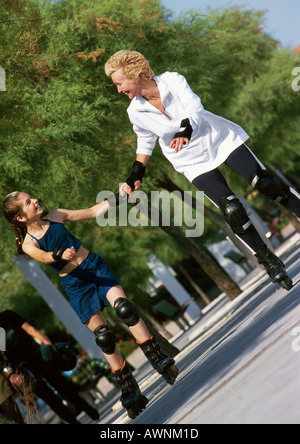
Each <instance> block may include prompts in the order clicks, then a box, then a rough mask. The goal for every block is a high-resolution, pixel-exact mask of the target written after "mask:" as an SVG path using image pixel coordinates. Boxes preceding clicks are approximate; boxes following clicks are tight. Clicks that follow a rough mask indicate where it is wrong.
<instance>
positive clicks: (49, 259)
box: [22, 239, 76, 264]
mask: <svg viewBox="0 0 300 444" xmlns="http://www.w3.org/2000/svg"><path fill="white" fill-rule="evenodd" d="M22 249H23V251H24V253H25V254H27V255H28V256H30V257H31V258H32V259H34V260H36V261H38V262H42V263H43V264H53V263H54V262H56V261H55V259H54V258H53V252H46V251H44V250H41V249H40V247H38V246H37V243H36V241H34V240H33V239H28V240H27V239H25V241H24V242H23V245H22ZM75 257H76V251H75V249H74V248H67V249H66V250H65V251H64V252H63V255H62V257H61V258H62V260H65V261H70V260H72V259H74V258H75Z"/></svg>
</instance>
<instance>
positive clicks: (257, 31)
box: [0, 0, 300, 326]
mask: <svg viewBox="0 0 300 444" xmlns="http://www.w3.org/2000/svg"><path fill="white" fill-rule="evenodd" d="M2 4H3V7H2V11H1V22H0V39H1V47H0V66H1V67H3V68H4V69H5V70H6V75H7V91H6V92H0V134H1V138H0V152H1V156H0V177H1V181H0V194H1V197H2V198H3V197H4V196H5V195H6V194H8V193H9V192H11V191H13V190H16V189H18V190H24V191H26V192H28V193H30V194H32V195H34V196H37V197H39V198H40V199H41V200H42V201H43V202H44V207H45V208H48V209H53V208H57V207H66V208H85V207H89V206H92V205H93V204H95V202H96V196H97V194H98V192H99V191H101V190H104V189H107V190H112V191H114V192H116V191H117V189H118V184H119V182H122V181H123V180H124V179H125V178H126V177H127V175H128V172H129V171H130V167H131V165H132V162H133V160H134V156H135V143H136V140H135V136H134V134H133V132H132V128H131V125H130V122H129V120H128V118H127V115H126V108H127V106H128V101H127V100H126V98H125V97H121V96H118V95H117V93H116V90H115V87H114V85H113V84H112V82H111V80H110V79H108V78H107V77H106V76H105V73H104V64H105V62H106V60H107V59H108V58H109V57H110V55H112V54H113V53H115V52H116V51H118V50H120V49H134V50H138V51H140V52H142V53H143V54H144V55H145V56H146V57H147V59H148V60H149V61H150V64H151V66H152V67H153V69H154V71H155V73H156V74H160V73H161V72H163V71H166V70H169V71H172V70H173V71H178V72H180V73H182V74H183V75H185V76H186V78H187V79H188V81H189V83H190V84H191V86H192V87H193V89H194V90H195V92H197V93H198V94H199V95H200V97H201V99H202V101H203V104H204V106H205V108H206V109H209V110H210V111H212V112H214V113H217V114H220V115H222V116H224V117H226V118H229V119H231V120H233V121H235V122H237V123H239V124H241V125H242V126H243V127H244V128H245V130H246V131H247V132H248V133H249V134H250V135H251V140H252V142H253V143H252V145H253V149H254V151H255V152H256V153H257V155H258V156H259V157H260V158H262V160H263V161H267V162H268V163H271V164H272V165H274V166H276V167H278V168H281V169H282V170H283V171H284V172H285V173H289V172H293V169H294V168H295V167H294V164H295V162H296V161H297V159H298V163H297V164H298V167H297V166H296V168H298V169H299V164H300V163H299V154H298V151H297V149H298V146H299V96H298V95H297V93H294V92H293V91H292V90H291V81H292V79H291V71H292V68H293V67H294V66H296V65H295V63H297V62H296V60H295V58H293V55H292V53H291V51H289V50H287V49H283V50H279V49H278V48H277V42H275V41H274V40H273V39H272V38H271V37H270V36H268V35H267V34H266V33H265V32H264V31H263V28H262V20H263V13H262V12H253V11H250V10H240V9H235V8H231V9H228V10H219V11H211V12H209V13H208V15H206V16H203V15H202V14H201V12H192V13H187V14H185V15H183V16H182V17H181V18H179V19H176V20H172V17H171V16H170V14H169V13H168V11H166V10H164V8H163V7H162V6H161V4H160V2H159V1H158V0H128V1H124V0H101V1H100V0H94V1H90V0H61V1H56V2H53V1H50V0H37V1H34V0H3V1H2ZM298 65H299V62H298ZM298 94H299V93H298ZM283 157H284V159H285V162H284V164H283V162H282V159H283ZM162 175H167V176H169V177H170V178H171V179H172V180H173V181H174V182H176V183H177V184H178V185H179V186H180V187H182V188H183V189H191V185H190V184H188V183H187V182H186V181H185V179H184V178H182V177H179V176H178V174H176V173H175V172H174V170H173V168H172V167H171V166H170V165H169V164H168V163H167V161H166V160H165V159H164V158H163V156H162V154H161V152H160V150H159V149H157V150H155V151H154V154H153V156H152V159H151V161H150V162H149V166H147V174H146V178H145V180H144V183H143V190H144V191H147V192H150V191H151V190H152V189H153V187H155V186H156V184H157V179H158V178H159V177H161V176H162ZM226 176H227V177H228V178H229V179H230V180H231V181H232V182H233V183H234V184H235V185H236V186H237V188H238V190H239V191H240V193H243V192H245V191H246V188H245V184H244V183H241V182H240V181H239V179H237V178H236V177H235V176H234V175H233V174H232V173H231V172H230V171H228V170H226ZM68 228H70V229H71V231H72V232H73V233H74V234H75V235H77V236H78V237H79V238H80V239H81V240H82V241H83V244H84V245H85V246H86V247H87V248H88V249H90V250H92V251H94V252H98V253H100V254H101V255H102V256H103V257H104V259H105V260H106V261H107V262H108V264H109V265H110V267H111V269H112V271H113V272H114V273H115V274H116V275H117V276H118V278H119V279H120V281H121V283H122V285H123V286H124V288H125V290H126V293H127V294H128V296H129V298H141V297H143V295H144V294H145V291H146V287H147V283H148V277H149V275H150V272H149V269H148V267H147V260H148V257H149V254H150V253H153V252H154V253H155V254H157V255H158V256H159V257H160V258H161V259H162V260H164V261H165V262H166V263H167V264H170V265H172V264H174V263H176V262H177V261H178V260H181V259H182V258H183V257H185V254H184V253H183V252H182V249H181V248H179V247H178V245H177V244H176V243H175V242H174V241H173V240H172V239H171V238H170V237H168V236H167V235H166V234H165V233H163V232H162V231H161V230H160V229H159V228H155V227H137V228H133V227H122V228H119V227H104V228H100V227H99V226H98V225H97V224H96V222H95V221H88V222H84V223H81V224H76V225H72V226H70V227H68ZM0 230H1V238H0V248H1V251H2V263H1V266H0V275H1V276H2V282H1V287H0V304H1V306H0V307H1V308H6V307H10V308H12V307H13V308H14V309H16V310H17V311H20V312H22V313H23V314H25V315H26V316H28V317H29V318H30V314H31V313H34V312H35V311H36V310H39V312H40V313H41V317H39V320H37V322H36V323H35V324H37V323H38V324H39V325H40V326H41V325H42V323H43V322H44V323H45V319H46V318H47V316H48V318H49V319H50V318H51V324H53V325H56V323H57V321H56V320H55V319H54V318H55V317H54V316H53V315H51V314H49V312H48V314H47V315H46V312H47V307H45V306H44V305H43V303H42V302H41V300H40V298H39V297H38V296H37V295H36V294H35V292H34V290H33V289H32V288H31V287H30V285H29V284H27V282H26V281H25V280H24V278H23V277H22V276H21V275H20V273H19V272H18V271H17V270H16V269H15V266H14V265H13V263H12V261H11V255H12V254H13V252H14V236H13V234H12V231H11V230H10V227H8V226H7V224H6V223H5V222H4V220H3V218H1V219H0ZM214 231H215V227H214V226H213V225H212V224H211V223H209V222H208V221H207V223H206V232H205V234H206V235H207V234H212V233H213V232H214ZM202 240H205V239H199V240H198V241H199V242H201V241H202ZM49 276H50V277H51V279H52V280H53V281H54V282H55V283H56V284H57V285H58V286H59V282H58V280H57V278H56V277H54V276H53V274H52V272H50V273H49ZM25 299H26V303H25ZM29 301H30V303H29ZM51 316H52V317H51ZM40 319H41V320H40ZM33 320H34V319H33ZM37 326H38V325H37Z"/></svg>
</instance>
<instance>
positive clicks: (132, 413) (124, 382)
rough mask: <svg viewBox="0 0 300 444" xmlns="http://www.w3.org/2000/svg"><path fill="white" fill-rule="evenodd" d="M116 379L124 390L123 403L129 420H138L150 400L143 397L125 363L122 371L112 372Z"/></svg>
mask: <svg viewBox="0 0 300 444" xmlns="http://www.w3.org/2000/svg"><path fill="white" fill-rule="evenodd" d="M112 373H113V375H114V379H115V381H116V382H117V384H118V385H119V386H120V387H121V389H122V395H121V399H120V400H121V403H122V406H123V407H124V408H125V409H126V410H127V414H128V416H129V418H131V419H134V418H136V417H137V416H138V415H139V414H140V413H141V412H142V410H144V408H145V407H146V405H147V404H148V402H149V400H148V399H147V398H146V396H144V395H142V393H141V391H140V389H139V386H138V383H137V382H136V380H135V377H134V376H133V374H132V373H131V371H130V369H129V368H128V366H127V364H126V362H125V361H124V364H123V366H122V367H121V368H120V370H116V371H113V372H112Z"/></svg>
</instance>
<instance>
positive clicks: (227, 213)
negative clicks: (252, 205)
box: [219, 196, 253, 234]
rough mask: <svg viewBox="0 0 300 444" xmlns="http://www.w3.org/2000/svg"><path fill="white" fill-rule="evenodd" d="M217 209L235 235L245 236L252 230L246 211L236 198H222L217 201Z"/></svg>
mask: <svg viewBox="0 0 300 444" xmlns="http://www.w3.org/2000/svg"><path fill="white" fill-rule="evenodd" d="M219 207H220V210H221V211H222V213H223V214H224V217H225V220H226V222H227V223H228V224H229V225H230V227H231V229H232V231H233V232H234V233H235V234H246V233H248V232H249V231H251V230H253V225H252V222H251V220H250V219H249V216H248V214H247V211H246V210H245V208H244V206H243V204H242V203H241V202H240V201H239V199H238V198H237V197H236V196H224V197H222V198H221V199H220V201H219Z"/></svg>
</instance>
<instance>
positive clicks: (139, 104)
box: [131, 76, 170, 113]
mask: <svg viewBox="0 0 300 444" xmlns="http://www.w3.org/2000/svg"><path fill="white" fill-rule="evenodd" d="M153 80H155V82H156V84H157V87H158V89H159V93H160V98H161V101H162V104H164V101H165V99H166V97H167V96H168V95H169V94H170V88H169V86H168V84H167V83H166V82H165V81H164V80H162V79H161V77H159V76H153ZM132 102H133V103H132ZM131 103H132V105H135V108H136V109H137V110H138V111H152V112H157V113H160V111H159V110H158V109H157V108H155V106H153V105H151V104H150V103H149V102H148V101H147V100H146V99H144V97H142V96H136V97H134V98H133V99H132V101H131Z"/></svg>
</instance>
